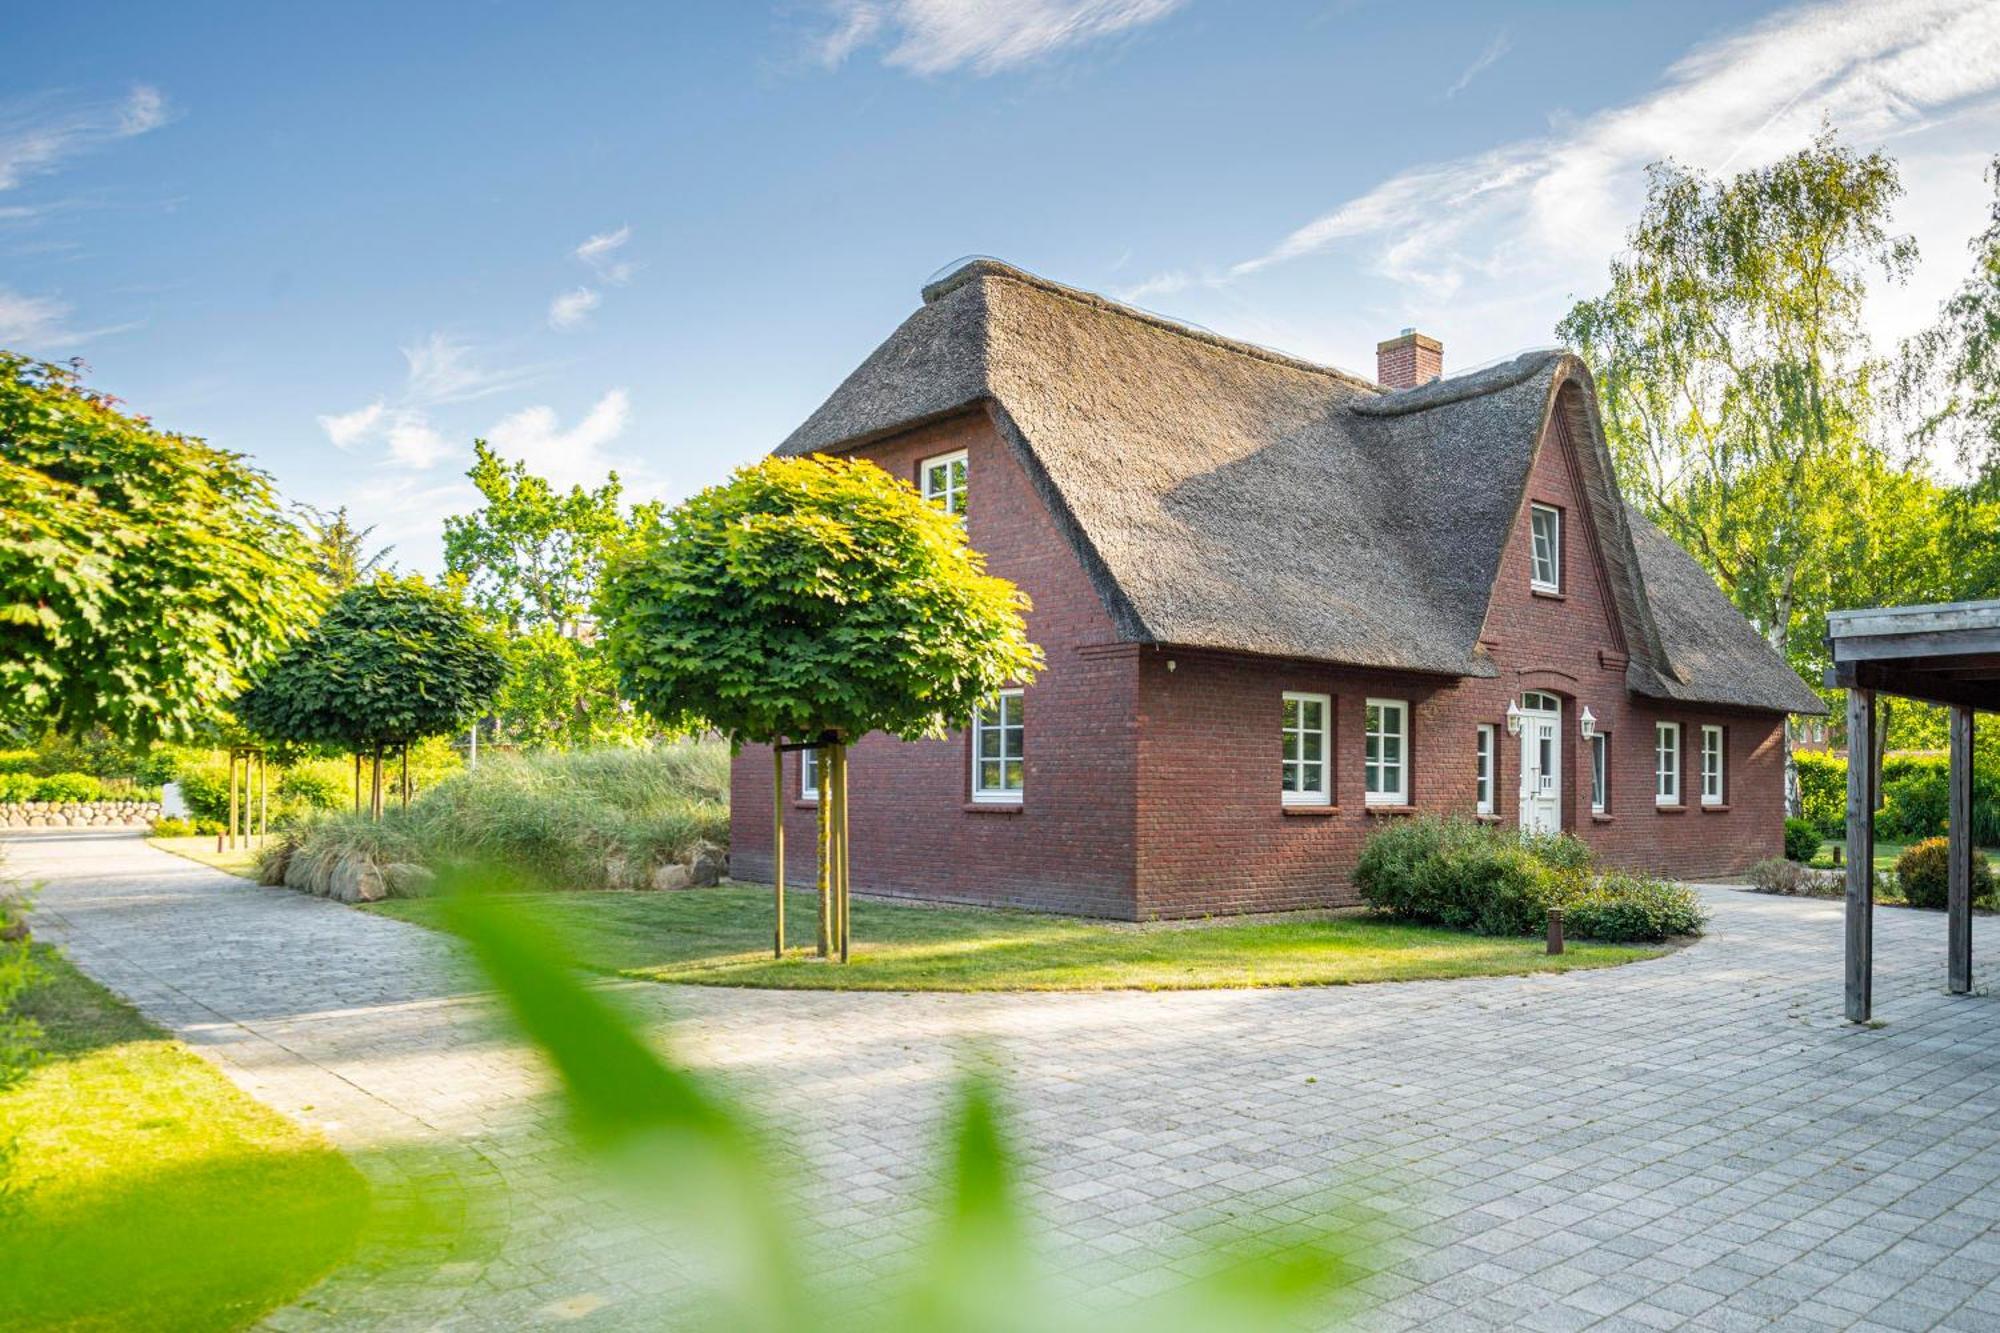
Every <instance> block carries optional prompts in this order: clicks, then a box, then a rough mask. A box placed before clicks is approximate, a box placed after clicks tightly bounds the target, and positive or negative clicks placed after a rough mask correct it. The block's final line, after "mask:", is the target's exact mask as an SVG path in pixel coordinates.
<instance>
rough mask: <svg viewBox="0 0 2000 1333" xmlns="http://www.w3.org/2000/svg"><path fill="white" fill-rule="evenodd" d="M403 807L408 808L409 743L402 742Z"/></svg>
mask: <svg viewBox="0 0 2000 1333" xmlns="http://www.w3.org/2000/svg"><path fill="white" fill-rule="evenodd" d="M403 808H404V809H405V810H408V809H409V808H410V743H409V742H408V741H404V742H403Z"/></svg>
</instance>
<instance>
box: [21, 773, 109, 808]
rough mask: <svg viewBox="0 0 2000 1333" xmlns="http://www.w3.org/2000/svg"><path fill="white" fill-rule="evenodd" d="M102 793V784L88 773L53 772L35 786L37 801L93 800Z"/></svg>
mask: <svg viewBox="0 0 2000 1333" xmlns="http://www.w3.org/2000/svg"><path fill="white" fill-rule="evenodd" d="M103 794H104V784H103V783H102V782H99V781H98V780H97V779H96V778H94V777H92V776H90V774H88V773H55V774H51V775H50V776H48V777H45V778H43V779H42V780H41V782H40V783H39V784H38V785H37V786H36V788H35V799H36V800H38V801H94V800H96V799H97V798H98V797H100V796H102V795H103Z"/></svg>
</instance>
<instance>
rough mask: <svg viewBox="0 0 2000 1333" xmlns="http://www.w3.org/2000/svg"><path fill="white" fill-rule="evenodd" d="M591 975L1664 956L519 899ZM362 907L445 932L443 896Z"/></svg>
mask: <svg viewBox="0 0 2000 1333" xmlns="http://www.w3.org/2000/svg"><path fill="white" fill-rule="evenodd" d="M523 897H524V898H525V899H528V900H530V901H531V902H532V903H533V909H534V910H535V912H536V913H537V914H538V915H539V917H540V918H541V919H542V920H543V921H544V922H545V925H546V929H547V930H548V932H549V933H550V935H551V936H552V937H554V938H555V939H557V940H559V941H561V943H562V944H563V945H564V946H565V947H567V949H568V950H569V952H570V953H571V954H572V955H573V956H574V957H575V958H576V959H577V960H578V961H579V962H581V963H582V964H584V965H585V966H587V967H590V968H593V969H596V970H598V971H603V972H610V973H616V974H618V975H622V976H629V977H640V978H645V979H647V980H652V981H673V982H686V983H691V984H694V985H704V986H769V987H777V988H783V989H800V990H927V991H1022V990H1114V989H1141V990H1175V989H1204V988H1211V987H1224V986H1330V985H1344V984H1348V983H1354V982H1368V981H1415V980H1424V979H1434V978H1441V977H1477V976H1501V975H1508V974H1512V973H1519V972H1554V971H1570V970H1573V969H1577V968H1592V967H1609V966H1613V965H1616V964H1619V963H1629V962H1632V961H1634V960H1636V959H1641V958H1652V957H1656V956H1658V955H1659V954H1660V953H1662V952H1663V950H1661V949H1658V948H1651V947H1639V946H1631V945H1602V944H1576V943H1573V944H1572V945H1571V946H1570V948H1569V951H1568V952H1566V953H1564V954H1561V955H1559V956H1556V957H1553V958H1552V957H1550V956H1549V955H1548V954H1546V953H1545V952H1544V951H1543V942H1542V941H1541V940H1539V939H1496V938H1491V937H1487V936H1481V935H1467V934H1461V933H1459V932H1457V931H1450V930H1435V929H1431V928H1428V927H1423V926H1406V925H1398V924H1394V923H1391V922H1386V921H1381V920H1377V919H1373V918H1369V917H1363V916H1330V915H1316V916H1312V917H1293V918H1288V919H1285V920H1280V921H1250V922H1222V923H1194V924H1163V925H1153V926H1126V925H1109V924H1104V923H1100V922H1089V921H1078V920H1073V919H1070V918H1066V917H1052V916H1040V915H1035V914H1032V913H1028V912H1009V911H990V910H985V909H980V908H949V907H923V906H913V905H903V904H896V903H884V902H879V901H869V900H861V899H857V900H856V901H855V903H854V949H853V958H852V961H851V962H850V963H849V964H848V965H847V966H845V967H840V966H838V965H831V964H827V963H822V962H819V961H818V960H816V959H815V958H813V957H812V956H811V954H810V951H809V949H800V948H796V947H795V948H793V949H792V950H791V951H790V952H789V953H788V955H787V956H786V958H785V959H784V960H783V961H782V962H781V961H778V960H775V959H773V958H772V957H771V895H770V891H769V890H768V889H757V888H747V887H741V886H724V887H722V888H717V889H696V890H692V891H688V892H680V893H611V892H569V893H538V894H529V895H523ZM366 910H368V911H371V912H379V913H381V914H383V915H385V916H393V917H396V918H398V919H400V920H404V921H413V922H416V923H418V924H420V925H429V926H436V925H438V923H439V921H440V918H441V904H440V903H439V902H438V901H437V900H435V899H423V898H415V899H399V900H392V901H388V902H380V903H372V904H369V905H368V907H367V908H366ZM786 919H787V924H788V926H789V930H790V939H789V941H788V942H789V943H792V944H794V945H795V946H796V945H797V944H801V943H803V944H806V945H808V946H809V945H810V944H811V941H812V937H813V900H812V898H811V896H810V895H807V894H802V893H801V894H791V895H788V896H787V905H786Z"/></svg>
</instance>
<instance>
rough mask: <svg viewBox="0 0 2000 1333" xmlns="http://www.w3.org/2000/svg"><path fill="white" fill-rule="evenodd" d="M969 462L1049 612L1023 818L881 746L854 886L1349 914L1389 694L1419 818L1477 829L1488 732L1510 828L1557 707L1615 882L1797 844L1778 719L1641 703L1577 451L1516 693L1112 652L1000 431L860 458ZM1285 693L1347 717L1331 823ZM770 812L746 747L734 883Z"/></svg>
mask: <svg viewBox="0 0 2000 1333" xmlns="http://www.w3.org/2000/svg"><path fill="white" fill-rule="evenodd" d="M961 448H963V449H966V450H967V451H968V455H969V463H970V475H971V482H970V486H969V494H970V497H971V499H970V504H969V512H968V515H967V522H968V525H969V533H970V536H971V539H972V542H973V545H974V546H976V547H977V548H979V549H980V550H982V551H984V552H985V553H986V555H987V557H988V561H989V566H990V568H991V569H992V570H993V572H994V573H996V574H1000V575H1003V576H1005V577H1007V578H1010V579H1013V580H1014V581H1015V582H1017V583H1018V584H1020V585H1021V586H1022V587H1023V588H1025V589H1026V590H1027V591H1028V592H1029V593H1030V595H1031V596H1032V597H1033V598H1034V602H1035V608H1034V611H1033V612H1032V614H1031V615H1030V617H1029V631H1030V633H1031V635H1032V636H1033V638H1034V639H1035V641H1036V642H1037V643H1039V644H1041V645H1042V647H1043V650H1044V651H1045V652H1046V654H1047V656H1048V669H1047V671H1046V672H1045V673H1044V674H1043V675H1042V676H1041V677H1040V678H1039V679H1038V680H1037V681H1036V682H1035V683H1034V684H1033V685H1032V686H1030V687H1029V688H1028V690H1027V692H1026V705H1027V719H1028V721H1027V733H1026V753H1027V779H1026V786H1027V790H1026V797H1025V800H1024V801H1023V802H1022V804H1021V806H1020V807H1019V809H1018V810H1017V811H1014V812H1005V811H1002V810H999V809H996V808H994V807H988V806H975V805H972V804H971V803H970V801H969V800H968V797H969V794H970V792H969V788H970V753H969V749H968V743H967V739H966V737H965V735H964V733H962V732H955V733H953V734H952V736H951V737H949V738H948V739H946V740H943V741H924V742H917V743H911V744H905V743H903V742H899V741H894V740H891V739H889V738H887V737H883V736H870V737H867V738H866V739H864V740H863V741H862V742H860V743H859V744H857V745H856V746H855V747H854V748H853V750H852V752H851V769H852V782H853V801H852V806H851V813H850V818H851V826H852V830H853V838H854V847H853V855H854V883H855V887H856V889H857V890H858V891H863V892H869V893H882V894H896V895H908V896H916V897H923V898H930V899H936V900H943V901H957V902H976V903H989V904H1012V905H1018V906H1028V907H1038V908H1044V909H1050V910H1057V911H1066V912H1076V913H1083V914H1088V915H1100V916H1111V917H1124V918H1139V919H1145V918H1151V917H1175V916H1191V915H1200V914H1204V913H1226V912H1244V911H1269V910H1279V909H1286V908H1294V907H1306V906H1321V905H1334V904H1343V903H1350V902H1353V901H1355V896H1354V892H1353V888H1352V884H1351V878H1350V876H1351V871H1352V868H1353V864H1354V859H1355V856H1356V854H1357V853H1358V851H1359V848H1360V844H1361V841H1362V839H1364V838H1365V837H1366V836H1367V834H1368V833H1369V832H1370V831H1371V830H1372V829H1374V828H1376V827H1379V826H1380V824H1381V822H1382V821H1383V820H1385V819H1391V818H1397V817H1400V816H1398V815H1396V814H1393V813H1387V812H1383V811H1380V810H1375V811H1371V810H1369V809H1368V808H1367V807H1366V806H1365V804H1364V801H1363V790H1362V789H1363V774H1362V714H1363V709H1364V706H1365V705H1364V701H1365V700H1366V699H1367V698H1369V697H1371V696H1373V697H1386V698H1395V699H1403V700H1407V701H1408V703H1409V704H1410V708H1411V737H1410V751H1411V753H1410V761H1411V772H1410V790H1411V793H1412V804H1413V806H1414V807H1415V808H1418V809H1423V810H1437V811H1456V812H1462V813H1465V814H1468V815H1469V814H1471V813H1473V808H1474V759H1473V755H1474V729H1475V728H1476V727H1477V726H1478V725H1479V724H1481V723H1488V724H1491V725H1492V726H1493V727H1494V728H1495V740H1496V761H1497V762H1496V773H1495V782H1494V795H1495V809H1494V813H1493V816H1492V817H1493V818H1494V819H1495V821H1497V822H1499V823H1501V824H1504V825H1507V826H1510V827H1511V826H1515V825H1517V824H1518V822H1519V818H1520V803H1519V794H1518V792H1519V782H1520V773H1521V754H1520V743H1519V741H1518V740H1516V739H1515V738H1514V737H1510V736H1508V735H1507V733H1506V729H1505V725H1504V722H1505V714H1506V709H1507V704H1508V702H1509V700H1513V699H1518V698H1519V697H1520V695H1521V693H1522V692H1523V691H1526V690H1539V691H1544V692H1547V693H1551V694H1554V695H1556V696H1558V697H1559V698H1560V699H1561V700H1562V706H1563V716H1562V727H1561V730H1560V733H1559V734H1560V736H1561V738H1562V771H1563V782H1562V796H1561V818H1562V824H1563V827H1565V828H1566V829H1568V830H1570V831H1571V832H1574V833H1576V834H1577V835H1578V836H1580V837H1582V838H1585V839H1586V840H1588V841H1589V842H1590V843H1591V844H1592V845H1593V846H1594V847H1596V848H1597V849H1598V851H1599V854H1600V856H1601V858H1602V859H1603V860H1604V861H1605V862H1606V863H1609V864H1614V865H1623V866H1630V867H1634V868H1640V869H1646V870H1652V871H1658V872H1661V873H1664V874H1670V875H1676V876H1687V877H1697V876H1717V875H1726V874H1733V873H1736V872H1740V871H1741V870H1743V869H1745V868H1746V867H1748V866H1749V865H1750V864H1751V863H1753V862H1755V861H1757V860H1760V859H1762V858H1764V857H1766V856H1774V855H1777V854H1778V853H1779V852H1780V850H1781V848H1782V843H1783V787H1784V783H1783V764H1784V758H1783V748H1782V732H1781V727H1782V722H1783V719H1782V718H1780V717H1778V716H1776V715H1772V714H1765V713H1753V712H1732V711H1729V710H1698V709H1682V708H1678V707H1674V706H1664V705H1659V704H1656V703H1652V702H1650V701H1641V700H1635V699H1633V698H1632V697H1631V696H1629V695H1628V693H1627V691H1626V688H1625V660H1626V656H1625V654H1626V649H1625V644H1624V642H1623V639H1622V637H1621V634H1620V631H1619V628H1618V624H1617V620H1616V617H1615V615H1614V613H1613V611H1612V609H1611V606H1612V604H1611V600H1610V597H1609V595H1608V591H1607V585H1606V581H1605V577H1604V574H1603V571H1602V569H1601V568H1600V567H1599V564H1598V559H1597V553H1596V545H1595V536H1594V534H1593V533H1591V532H1590V530H1589V522H1588V516H1587V513H1586V511H1585V508H1584V506H1583V505H1581V504H1580V503H1579V497H1578V493H1577V483H1576V470H1575V465H1574V460H1573V459H1572V458H1571V456H1570V454H1569V445H1568V443H1567V441H1566V440H1564V439H1563V438H1561V434H1560V431H1559V430H1558V431H1557V433H1556V434H1555V435H1554V436H1552V437H1551V439H1550V440H1549V441H1547V442H1546V444H1545V447H1544V448H1543V449H1542V450H1541V451H1540V453H1539V456H1538V459H1537V462H1536V465H1535V467H1534V469H1533V472H1532V475H1531V477H1530V480H1529V484H1528V488H1527V497H1526V499H1527V500H1528V501H1533V502H1538V503H1542V504H1547V505H1551V506H1553V507H1555V508H1557V509H1558V510H1560V511H1561V513H1562V515H1563V542H1562V565H1563V570H1562V579H1561V592H1560V594H1559V595H1556V596H1546V595H1539V594H1536V593H1534V592H1532V591H1531V589H1530V587H1529V565H1530V555H1529V536H1528V526H1527V524H1528V518H1527V507H1526V503H1525V502H1524V504H1523V507H1522V512H1521V516H1520V518H1519V519H1518V522H1517V530H1516V531H1515V532H1514V534H1513V536H1512V537H1511V539H1510V540H1509V543H1508V547H1507V551H1506V554H1505V557H1504V559H1503V561H1502V563H1501V569H1500V575H1499V579H1498V583H1497V586H1496V591H1495V595H1494V598H1493V601H1492V604H1491V606H1490V608H1489V610H1488V617H1487V623H1486V627H1485V629H1484V631H1483V634H1482V642H1483V643H1484V644H1485V646H1486V649H1487V651H1488V652H1489V653H1490V655H1491V657H1492V659H1493V661H1494V663H1495V665H1496V666H1497V668H1498V672H1499V674H1498V675H1497V676H1496V677H1494V678H1490V679H1489V678H1468V679H1464V680H1454V679H1451V678H1448V677H1420V676H1413V675H1409V674H1392V673H1380V672H1361V671H1353V670H1346V669H1341V668H1333V667H1327V666H1324V665H1319V664H1313V663H1298V662H1284V661H1274V660H1270V659H1263V658H1253V657H1248V656H1243V655H1236V654H1228V653H1216V652H1210V651H1199V650H1188V649H1176V648H1172V647H1165V646H1160V647H1155V646H1150V645H1148V646H1139V645H1133V644H1119V643H1116V642H1114V631H1113V628H1112V624H1111V621H1110V619H1109V617H1108V616H1107V615H1106V613H1105V610H1104V607H1103V605H1102V603H1101V602H1100V600H1099V598H1098V596H1097V594H1096V591H1095V589H1094V587H1093V586H1092V585H1091V583H1090V581H1089V579H1088V577H1087V576H1086V575H1085V573H1084V571H1083V569H1082V567H1081V565H1080V564H1079V562H1078V560H1077V558H1076V556H1075V553H1074V551H1073V550H1072V548H1071V546H1070V544H1069V542H1068V541H1067V540H1066V539H1065V538H1064V537H1063V536H1062V534H1061V533H1060V532H1059V531H1058V530H1057V528H1056V526H1055V523H1054V521H1053V519H1052V518H1051V517H1050V515H1049V513H1048V511H1047V510H1046V508H1045V507H1044V506H1043V504H1042V503H1041V500H1040V498H1039V496H1038V495H1037V493H1036V491H1035V489H1034V486H1033V484H1032V482H1031V481H1030V479H1029V477H1028V475H1027V473H1026V471H1025V470H1024V468H1023V466H1022V465H1021V463H1020V462H1019V461H1018V460H1017V459H1016V458H1015V457H1014V455H1013V453H1012V450H1011V447H1010V446H1009V445H1008V444H1007V443H1006V442H1005V441H1004V440H1003V439H1002V438H1001V437H1000V435H999V434H998V433H997V432H996V431H995V429H994V428H993V425H992V423H991V421H990V419H989V418H988V417H987V416H986V415H985V414H984V413H983V412H978V413H969V414H967V415H965V416H962V417H959V418H955V419H953V420H951V421H947V422H944V423H940V424H936V425H933V426H930V427H926V428H924V429H922V430H919V431H915V432H911V433H909V434H906V435H903V436H898V437H895V438H893V439H891V440H889V441H885V442H882V443H878V444H876V445H873V446H870V447H869V448H867V449H865V450H863V451H861V452H862V453H864V454H865V455H866V456H868V457H870V458H873V459H874V460H875V461H876V462H878V463H880V464H881V465H882V466H883V467H885V468H887V469H889V470H890V471H891V472H893V473H895V474H896V475H898V476H903V477H908V478H911V479H913V480H914V479H915V477H916V474H917V465H918V463H919V461H920V460H922V459H924V458H929V457H933V456H935V455H937V454H941V453H948V452H951V451H953V450H956V449H961ZM1286 690H1301V691H1309V692H1312V693H1319V694H1326V695H1329V696H1331V697H1332V699H1333V704H1334V708H1333V713H1334V717H1333V737H1332V746H1333V749H1332V767H1333V774H1332V783H1333V795H1334V805H1333V806H1332V807H1331V808H1329V809H1326V810H1324V811H1318V812H1308V811H1307V810H1305V809H1299V808H1294V809H1293V810H1291V811H1289V812H1288V811H1287V809H1286V808H1285V807H1283V806H1282V805H1281V804H1280V801H1279V754H1280V749H1279V747H1280V720H1281V717H1282V709H1283V703H1282V695H1283V692H1284V691H1286ZM1585 706H1587V707H1589V709H1590V710H1591V712H1592V713H1593V714H1594V715H1595V716H1596V718H1597V720H1598V726H1599V729H1600V730H1601V731H1602V732H1604V733H1605V734H1607V735H1608V736H1609V738H1610V739H1609V742H1608V744H1609V751H1608V753H1609V758H1610V774H1609V776H1610V783H1609V787H1610V803H1609V809H1608V810H1607V811H1606V812H1605V813H1604V814H1603V815H1601V816H1599V815H1593V813H1592V811H1591V808H1590V765H1589V756H1588V752H1587V750H1586V749H1585V747H1584V745H1583V742H1582V741H1581V738H1580V736H1579V729H1578V716H1579V711H1580V709H1581V708H1583V707H1585ZM1659 720H1666V721H1675V722H1679V723H1680V724H1681V727H1682V742H1681V763H1682V791H1683V801H1682V804H1681V805H1680V806H1679V807H1678V808H1675V809H1672V810H1665V811H1663V810H1661V809H1659V808H1657V807H1656V806H1655V804H1654V799H1653V762H1654V761H1653V724H1654V723H1655V721H1659ZM1703 723H1712V724H1716V725H1720V726H1723V727H1724V728H1725V729H1726V730H1725V735H1726V738H1727V761H1726V774H1727V783H1728V785H1727V790H1726V800H1727V804H1726V805H1725V806H1723V807H1721V808H1704V807H1702V806H1701V805H1700V804H1699V790H1698V788H1699V773H1698V753H1699V736H1700V730H1699V729H1700V727H1701V725H1702V724H1703ZM785 783H786V796H787V799H786V813H787V823H786V838H787V840H788V843H789V856H788V873H789V874H790V875H791V876H792V877H793V879H794V880H795V881H797V882H800V883H803V882H805V881H807V880H808V879H809V878H810V876H811V874H812V865H813V846H814V844H813V809H812V807H810V806H809V805H806V804H803V803H801V802H798V801H797V800H796V796H797V792H798V759H797V756H795V755H794V756H787V760H786V766H785ZM770 811H771V759H770V753H769V751H768V750H765V749H763V748H761V747H751V748H749V749H747V750H746V751H745V753H744V754H743V755H742V756H740V757H739V758H738V760H737V761H736V765H735V769H734V774H733V781H732V793H731V818H732V834H731V838H732V844H731V868H732V873H733V874H734V875H735V876H736V877H737V878H739V879H747V880H753V881H755V880H763V881H768V879H769V876H770V830H771V815H770Z"/></svg>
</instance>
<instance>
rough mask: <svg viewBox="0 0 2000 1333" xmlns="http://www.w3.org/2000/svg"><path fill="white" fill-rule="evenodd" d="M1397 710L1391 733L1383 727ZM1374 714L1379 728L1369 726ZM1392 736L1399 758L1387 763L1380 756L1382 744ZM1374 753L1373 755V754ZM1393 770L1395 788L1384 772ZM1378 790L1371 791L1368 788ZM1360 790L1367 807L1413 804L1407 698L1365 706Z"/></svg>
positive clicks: (1376, 700) (1371, 703)
mask: <svg viewBox="0 0 2000 1333" xmlns="http://www.w3.org/2000/svg"><path fill="white" fill-rule="evenodd" d="M1392 709H1393V710H1394V712H1395V715H1396V729H1395V730H1394V731H1390V730H1389V729H1388V728H1387V727H1386V726H1384V725H1382V724H1384V723H1386V722H1387V720H1388V717H1389V713H1390V711H1391V710H1392ZM1371 713H1372V714H1373V715H1374V721H1375V724H1376V725H1373V726H1371V725H1369V715H1370V714H1371ZM1391 737H1393V738H1394V739H1395V741H1396V754H1397V757H1396V758H1395V759H1394V760H1393V761H1392V760H1385V759H1383V758H1381V757H1380V755H1381V746H1382V742H1384V741H1385V740H1388V739H1390V738H1391ZM1371 751H1372V752H1373V755H1372V756H1371V753H1370V752H1371ZM1389 768H1394V769H1395V773H1396V785H1395V786H1394V787H1390V786H1388V785H1386V783H1385V781H1384V770H1385V769H1389ZM1371 786H1373V787H1375V788H1377V790H1374V791H1369V790H1368V788H1369V787H1371ZM1361 788H1362V793H1363V795H1362V801H1363V803H1364V804H1367V805H1408V804H1409V803H1410V701H1409V700H1407V699H1369V700H1366V701H1365V702H1364V703H1363V705H1362V714H1361Z"/></svg>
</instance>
